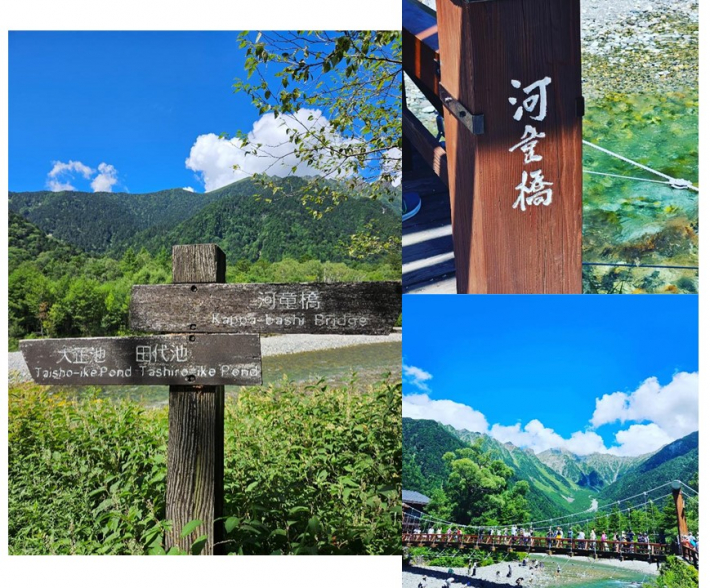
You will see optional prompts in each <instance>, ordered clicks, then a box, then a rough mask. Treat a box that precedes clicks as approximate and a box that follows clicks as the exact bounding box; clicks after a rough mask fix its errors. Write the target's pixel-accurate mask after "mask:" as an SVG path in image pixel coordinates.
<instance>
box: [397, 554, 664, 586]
mask: <svg viewBox="0 0 710 588" xmlns="http://www.w3.org/2000/svg"><path fill="white" fill-rule="evenodd" d="M540 561H541V562H542V563H543V564H544V567H542V568H540V567H538V568H537V569H534V568H531V567H530V566H527V567H523V566H522V565H520V563H519V562H501V563H497V564H492V565H489V566H485V567H482V568H478V569H477V570H476V575H475V576H469V575H468V573H467V569H466V568H453V571H454V573H453V574H450V573H448V570H449V568H445V567H439V566H403V567H402V588H417V587H418V586H419V584H420V583H421V584H422V585H424V586H425V588H440V587H442V586H445V585H446V580H447V579H448V578H453V579H454V580H453V582H452V583H451V586H473V587H476V588H493V587H494V586H515V585H516V581H517V580H518V579H519V578H522V581H521V584H522V585H523V586H548V585H555V586H560V585H562V586H565V585H585V584H586V583H589V584H590V585H591V584H595V585H597V584H596V583H598V582H600V581H601V582H603V581H604V580H609V581H615V582H616V581H625V582H641V581H642V579H643V578H648V577H650V576H655V575H657V574H658V570H657V567H656V564H650V563H648V562H645V561H618V560H612V559H599V560H596V561H592V560H590V559H589V558H588V557H581V556H575V557H565V558H557V557H547V556H542V557H541V558H540ZM558 565H559V566H560V572H559V574H558V572H557V566H558ZM509 571H510V572H511V577H510V578H509V577H507V574H508V572H509ZM425 578H426V579H425Z"/></svg>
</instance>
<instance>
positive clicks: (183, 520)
mask: <svg viewBox="0 0 710 588" xmlns="http://www.w3.org/2000/svg"><path fill="white" fill-rule="evenodd" d="M224 260H225V255H224V252H223V251H222V250H221V249H220V248H219V247H217V246H216V245H182V246H177V247H173V282H175V283H179V282H181V281H184V280H187V281H189V282H190V283H191V284H195V283H207V282H224V280H225V269H226V265H225V261H224ZM168 414H169V433H168V476H167V489H166V504H165V512H166V517H167V518H168V519H169V520H171V521H172V522H173V527H172V530H171V531H170V532H169V533H166V537H165V543H166V547H168V548H169V547H171V546H172V545H177V546H179V547H180V548H181V549H183V550H185V551H188V552H189V549H190V546H191V545H192V543H193V541H195V539H196V538H197V537H199V536H201V535H207V543H206V545H205V548H204V550H203V551H202V554H203V555H214V554H220V553H223V549H222V547H221V546H220V545H216V544H218V543H219V542H220V541H221V540H222V538H223V536H224V532H223V529H224V523H216V522H215V520H216V519H217V518H219V517H221V516H222V515H223V509H224V386H170V400H169V413H168ZM195 519H199V520H201V521H202V525H201V526H200V527H198V528H197V529H196V530H195V531H194V532H192V533H191V534H189V535H188V536H187V537H184V538H180V531H181V530H182V528H183V527H184V526H185V525H186V524H187V523H189V522H190V521H192V520H195Z"/></svg>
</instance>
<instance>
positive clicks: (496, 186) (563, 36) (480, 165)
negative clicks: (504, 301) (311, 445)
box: [437, 0, 583, 293]
mask: <svg viewBox="0 0 710 588" xmlns="http://www.w3.org/2000/svg"><path fill="white" fill-rule="evenodd" d="M437 21H438V27H439V31H438V32H439V54H440V59H441V81H440V87H439V94H440V97H441V98H442V100H443V101H444V105H445V106H446V107H447V108H445V109H444V123H445V129H446V154H447V159H448V172H449V174H448V175H449V193H450V198H451V216H452V225H453V234H454V253H455V256H456V281H457V290H458V292H459V293H467V292H468V293H578V292H581V288H582V119H581V116H582V114H583V100H582V82H581V79H582V78H581V58H580V10H579V0H469V1H466V0H437ZM543 135H544V136H543Z"/></svg>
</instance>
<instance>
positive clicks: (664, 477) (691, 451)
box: [599, 431, 698, 504]
mask: <svg viewBox="0 0 710 588" xmlns="http://www.w3.org/2000/svg"><path fill="white" fill-rule="evenodd" d="M697 473H698V433H697V431H696V432H695V433H690V435H686V436H685V437H682V438H681V439H677V440H675V441H673V442H672V443H669V444H668V445H666V446H665V447H662V448H661V449H659V450H658V451H656V452H655V453H653V454H652V455H651V456H650V457H646V459H644V460H643V461H642V462H641V463H640V464H638V465H637V466H636V467H634V468H633V469H631V470H629V471H628V472H627V473H626V474H625V475H623V476H622V477H621V478H619V479H618V480H617V481H616V482H614V483H613V484H611V485H609V486H607V487H606V488H604V489H603V490H602V491H601V492H600V493H599V502H600V504H601V503H607V502H615V501H617V500H622V499H624V498H626V497H628V496H633V495H636V494H638V493H639V492H644V491H645V490H650V489H652V488H656V487H657V486H660V485H662V484H665V483H666V482H670V481H672V480H681V481H683V482H685V483H686V484H687V483H688V482H689V480H690V479H691V478H693V476H695V475H697Z"/></svg>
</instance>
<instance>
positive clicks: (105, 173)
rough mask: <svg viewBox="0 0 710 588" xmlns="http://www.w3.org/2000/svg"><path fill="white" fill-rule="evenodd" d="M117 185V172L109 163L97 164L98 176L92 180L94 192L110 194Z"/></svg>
mask: <svg viewBox="0 0 710 588" xmlns="http://www.w3.org/2000/svg"><path fill="white" fill-rule="evenodd" d="M117 183H118V170H117V169H116V168H115V167H113V166H112V165H111V164H109V163H103V162H102V163H100V164H99V174H98V175H97V176H96V177H95V178H94V179H93V180H92V182H91V188H92V189H93V191H94V192H111V191H112V189H113V186H114V185H116V184H117Z"/></svg>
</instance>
